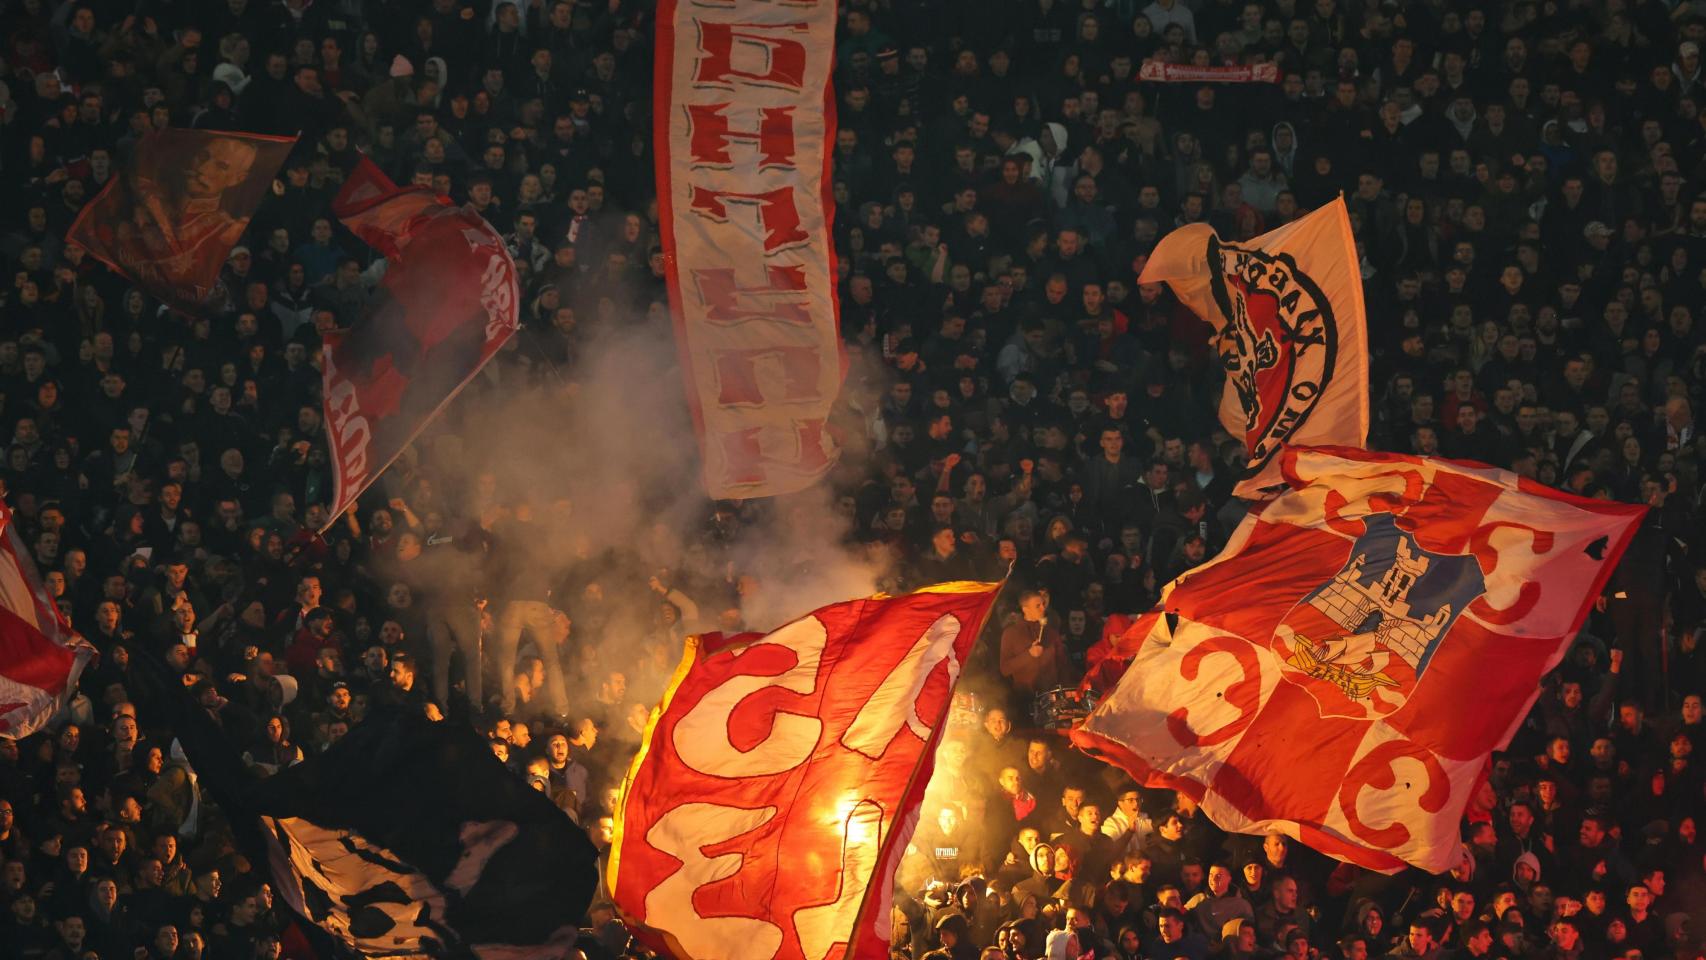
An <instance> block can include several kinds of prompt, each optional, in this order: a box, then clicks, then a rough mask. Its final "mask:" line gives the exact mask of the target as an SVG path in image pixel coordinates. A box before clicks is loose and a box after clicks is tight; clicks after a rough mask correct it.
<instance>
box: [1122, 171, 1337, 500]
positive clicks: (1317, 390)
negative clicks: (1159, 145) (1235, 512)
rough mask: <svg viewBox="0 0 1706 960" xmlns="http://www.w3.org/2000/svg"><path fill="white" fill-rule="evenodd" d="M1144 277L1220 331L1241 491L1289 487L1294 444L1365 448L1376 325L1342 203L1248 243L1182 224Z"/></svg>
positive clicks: (1223, 402) (1253, 493)
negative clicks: (1281, 464)
mask: <svg viewBox="0 0 1706 960" xmlns="http://www.w3.org/2000/svg"><path fill="white" fill-rule="evenodd" d="M1137 279H1138V282H1139V283H1161V282H1163V281H1165V282H1166V283H1167V285H1168V286H1170V287H1172V288H1173V293H1174V294H1176V295H1177V296H1178V298H1179V300H1180V302H1182V303H1184V304H1185V306H1187V307H1190V308H1191V309H1192V310H1193V311H1195V312H1196V314H1197V316H1200V317H1202V318H1203V319H1204V320H1206V321H1208V322H1209V324H1210V325H1212V326H1213V327H1214V330H1215V335H1214V345H1215V349H1216V351H1217V352H1218V353H1219V355H1220V362H1221V365H1222V366H1223V367H1225V369H1226V386H1225V388H1224V389H1223V390H1222V392H1221V397H1220V423H1221V425H1222V426H1224V427H1225V428H1226V429H1227V432H1229V433H1231V434H1232V435H1233V436H1234V437H1237V438H1238V439H1239V440H1242V441H1243V442H1244V449H1245V451H1247V453H1248V455H1249V458H1250V459H1249V463H1248V465H1247V467H1246V468H1245V473H1244V476H1243V477H1242V478H1241V479H1240V481H1239V483H1238V485H1237V487H1236V488H1234V491H1233V492H1235V493H1236V494H1237V495H1238V496H1240V497H1248V498H1252V499H1254V498H1259V497H1262V496H1264V495H1265V494H1264V493H1263V490H1264V488H1269V487H1274V486H1277V485H1279V484H1281V483H1282V482H1283V481H1282V479H1281V478H1280V476H1279V469H1278V462H1277V458H1278V457H1279V453H1280V450H1281V449H1283V448H1284V447H1286V446H1288V445H1297V446H1348V447H1361V446H1363V445H1364V444H1365V443H1366V442H1367V440H1368V322H1367V319H1366V318H1365V316H1364V311H1363V299H1362V273H1361V271H1360V269H1359V268H1358V261H1357V251H1356V238H1355V237H1353V236H1352V235H1351V221H1350V217H1349V216H1348V215H1347V214H1346V212H1345V200H1344V198H1343V197H1338V198H1336V199H1335V200H1334V201H1333V202H1332V203H1329V204H1327V205H1326V206H1324V207H1322V208H1320V209H1319V210H1316V211H1314V212H1313V213H1311V214H1309V215H1308V216H1305V217H1302V218H1299V219H1297V220H1294V221H1292V222H1291V223H1288V224H1286V225H1285V226H1283V227H1280V228H1279V229H1277V230H1271V231H1269V232H1267V233H1264V234H1262V235H1261V236H1259V237H1256V238H1255V239H1253V240H1249V241H1245V242H1237V243H1235V242H1231V241H1226V240H1222V239H1220V237H1219V236H1218V235H1217V234H1216V233H1215V232H1214V229H1213V228H1212V227H1210V226H1209V225H1208V224H1205V223H1193V224H1190V225H1188V226H1184V227H1180V228H1179V229H1177V230H1174V231H1173V232H1172V233H1169V234H1167V236H1165V237H1163V238H1162V239H1161V242H1160V243H1159V244H1158V245H1157V246H1156V247H1155V252H1154V253H1153V254H1151V255H1150V258H1149V263H1148V265H1147V266H1145V267H1144V268H1143V274H1142V276H1140V277H1138V278H1137Z"/></svg>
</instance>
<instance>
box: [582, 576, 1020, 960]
mask: <svg viewBox="0 0 1706 960" xmlns="http://www.w3.org/2000/svg"><path fill="white" fill-rule="evenodd" d="M999 589H1000V585H999V584H994V583H946V584H940V585H937V586H934V587H927V588H925V589H923V590H919V591H917V592H915V593H910V594H906V595H905V596H900V597H874V598H871V599H867V600H854V601H850V602H847V603H838V604H833V605H831V606H827V607H823V608H821V609H819V610H817V611H815V612H814V613H812V614H810V615H808V616H806V617H802V618H801V619H799V620H796V621H794V622H793V623H790V624H788V625H787V626H785V627H782V628H781V629H779V630H776V631H775V632H773V633H770V634H768V635H764V636H759V635H757V634H740V635H738V636H733V637H724V636H721V635H718V634H711V635H709V636H704V637H693V638H690V639H689V640H688V643H687V650H686V653H685V655H684V656H683V658H682V662H681V665H680V667H678V668H677V670H676V673H675V677H674V679H673V680H672V681H671V683H670V686H669V689H668V690H667V691H666V692H665V694H664V698H663V702H662V704H661V705H660V706H659V707H658V709H657V710H656V711H654V712H653V714H652V719H651V723H650V724H649V726H648V727H647V729H646V734H645V737H644V740H643V741H642V743H641V747H640V752H639V755H638V756H637V757H635V759H634V765H633V767H632V769H631V770H630V771H629V774H628V779H627V782H626V783H625V784H624V786H623V791H622V799H621V803H620V810H619V812H618V814H617V832H616V840H615V843H614V845H613V846H612V848H611V852H610V867H609V872H608V876H607V882H608V884H609V887H610V889H611V891H612V896H613V898H614V900H615V902H616V905H617V906H618V907H619V908H620V909H621V910H622V912H623V913H624V914H625V915H627V917H628V918H629V919H631V920H632V921H634V923H635V924H636V925H638V926H639V928H640V932H641V936H642V938H643V939H646V940H648V941H649V942H651V943H652V945H653V946H654V947H655V948H667V949H668V950H669V951H670V952H671V954H672V955H674V956H676V957H680V958H683V960H688V958H694V960H720V958H735V957H739V958H741V960H773V958H788V960H824V958H825V957H830V956H835V957H844V958H846V960H855V958H858V960H886V958H887V957H888V955H889V952H888V940H889V898H888V894H889V890H890V888H891V886H892V883H893V878H894V872H895V870H896V868H897V867H898V866H899V864H900V858H901V856H902V855H903V854H904V852H905V850H906V845H907V842H908V840H909V839H910V838H911V836H912V832H913V828H914V827H916V826H917V820H918V806H919V803H920V802H921V801H922V800H923V796H924V788H925V785H926V784H927V783H928V782H929V780H930V771H931V768H932V765H933V762H934V755H935V749H936V744H937V742H938V741H939V740H940V738H941V735H942V728H943V726H944V723H943V721H944V718H945V717H946V715H947V711H948V705H949V701H950V699H951V695H952V692H953V686H954V681H955V680H956V679H957V678H958V676H959V673H960V668H961V664H963V663H965V662H966V658H967V657H968V656H969V655H970V653H971V648H972V644H973V643H974V642H976V640H977V635H978V633H979V632H980V631H981V629H982V627H983V623H984V620H985V619H986V618H987V617H988V615H989V609H990V605H991V604H992V603H993V602H994V600H995V594H996V591H997V590H999ZM838 948H840V950H839V951H838Z"/></svg>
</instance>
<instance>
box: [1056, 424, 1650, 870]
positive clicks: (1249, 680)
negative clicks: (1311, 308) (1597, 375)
mask: <svg viewBox="0 0 1706 960" xmlns="http://www.w3.org/2000/svg"><path fill="white" fill-rule="evenodd" d="M1280 467H1281V474H1282V475H1283V477H1284V479H1285V483H1286V489H1285V491H1284V492H1283V493H1281V494H1280V495H1279V496H1278V497H1277V498H1276V499H1274V500H1272V501H1270V502H1268V503H1266V504H1261V505H1258V506H1257V507H1256V508H1255V509H1254V510H1252V512H1251V513H1250V514H1249V515H1248V516H1247V517H1245V519H1244V521H1243V522H1242V523H1241V524H1240V525H1239V527H1238V529H1237V530H1236V531H1235V532H1234V534H1233V535H1232V538H1231V540H1230V542H1229V543H1228V544H1227V546H1226V549H1225V550H1223V551H1222V552H1221V554H1220V555H1219V556H1218V557H1216V558H1215V559H1214V560H1212V561H1210V562H1209V563H1207V564H1204V565H1203V566H1200V567H1197V568H1196V569H1194V570H1192V571H1190V572H1188V573H1186V574H1185V575H1183V576H1181V577H1180V578H1179V579H1177V580H1175V581H1174V582H1172V583H1171V584H1169V585H1168V586H1167V587H1166V589H1165V591H1164V592H1163V594H1162V599H1161V603H1160V604H1159V606H1158V608H1157V609H1156V610H1154V611H1152V612H1150V613H1148V614H1145V615H1144V616H1142V617H1140V618H1138V619H1137V621H1136V622H1135V623H1134V624H1133V625H1132V627H1131V629H1130V630H1128V631H1127V632H1126V633H1125V634H1124V635H1123V636H1122V637H1120V638H1118V639H1116V640H1114V641H1113V642H1111V643H1109V644H1108V645H1107V646H1108V647H1109V649H1106V650H1101V651H1098V655H1099V659H1101V660H1102V661H1103V664H1102V669H1100V670H1099V671H1098V675H1099V676H1102V677H1107V676H1109V671H1108V670H1107V669H1106V665H1107V664H1108V663H1117V662H1118V661H1122V660H1124V661H1129V666H1128V668H1127V669H1126V670H1124V672H1123V674H1121V675H1119V680H1118V684H1117V686H1115V687H1114V689H1113V691H1112V693H1111V694H1109V695H1108V696H1107V697H1105V698H1104V700H1103V701H1102V703H1101V704H1100V706H1098V708H1097V709H1096V710H1095V711H1094V712H1093V713H1092V714H1091V716H1090V717H1089V718H1088V719H1087V720H1086V722H1085V723H1084V724H1083V725H1082V726H1081V727H1080V728H1079V729H1077V730H1075V731H1073V734H1072V738H1073V742H1074V743H1076V744H1078V745H1079V746H1081V747H1083V748H1084V749H1086V750H1088V751H1089V752H1091V753H1093V754H1096V755H1099V756H1101V757H1103V758H1105V759H1107V760H1109V761H1111V762H1114V763H1116V764H1118V765H1120V766H1123V767H1125V768H1126V769H1127V770H1128V771H1130V772H1131V773H1132V774H1133V775H1134V776H1136V777H1138V779H1139V780H1140V781H1142V782H1144V783H1147V784H1148V785H1150V786H1157V787H1169V788H1173V789H1176V790H1180V791H1182V792H1184V793H1186V794H1188V795H1190V796H1191V797H1193V798H1194V799H1196V800H1197V802H1198V803H1199V804H1201V806H1202V809H1203V811H1204V812H1205V813H1207V814H1208V816H1209V817H1210V818H1211V819H1212V820H1213V821H1214V822H1215V823H1216V824H1218V825H1219V826H1221V827H1222V828H1223V829H1226V830H1229V831H1234V832H1239V833H1251V834H1256V833H1266V832H1270V831H1278V832H1280V833H1284V834H1286V835H1288V836H1291V837H1294V838H1296V839H1298V840H1301V841H1302V842H1304V843H1307V844H1308V845H1310V846H1311V847H1314V848H1315V849H1317V850H1320V851H1322V852H1323V853H1327V854H1329V855H1331V856H1334V857H1337V858H1338V859H1341V860H1346V861H1350V862H1352V863H1356V864H1359V865H1361V866H1364V867H1369V868H1371V869H1375V870H1380V871H1394V870H1398V869H1400V868H1402V867H1404V866H1405V865H1406V864H1410V865H1414V866H1417V867H1421V868H1423V869H1426V870H1429V871H1432V872H1436V873H1437V872H1441V871H1444V870H1448V869H1450V868H1452V867H1453V866H1455V865H1456V863H1457V861H1458V859H1459V858H1460V857H1461V855H1462V845H1461V843H1460V840H1459V835H1458V821H1459V819H1460V818H1461V816H1462V814H1463V810H1464V807H1465V805H1466V804H1467V803H1468V801H1469V796H1470V793H1471V791H1472V790H1473V788H1474V784H1475V781H1476V778H1477V776H1478V774H1479V773H1480V772H1481V769H1482V766H1483V764H1484V763H1485V761H1486V759H1487V757H1488V755H1489V754H1490V753H1491V752H1492V751H1494V750H1496V749H1501V748H1503V747H1504V746H1505V745H1507V744H1508V743H1509V742H1510V739H1511V736H1512V735H1513V734H1514V733H1515V732H1516V728H1517V726H1518V725H1519V724H1520V723H1521V722H1522V718H1523V717H1524V716H1525V715H1526V714H1527V712H1528V710H1529V708H1530V707H1531V706H1532V705H1533V703H1534V700H1535V698H1536V697H1537V696H1538V695H1539V692H1540V680H1541V677H1542V676H1544V675H1545V673H1546V672H1547V671H1549V670H1551V669H1552V668H1553V667H1554V666H1556V665H1557V663H1558V662H1559V660H1560V659H1562V657H1563V655H1564V653H1565V651H1566V649H1567V648H1568V645H1569V643H1570V641H1571V639H1572V638H1573V637H1574V636H1575V634H1576V631H1577V630H1578V629H1580V627H1581V624H1582V621H1583V620H1584V619H1585V618H1586V616H1587V612H1588V609H1589V606H1590V605H1591V603H1592V602H1593V599H1594V597H1595V596H1597V595H1598V594H1599V592H1600V590H1601V589H1602V588H1603V587H1604V585H1605V582H1606V579H1607V578H1608V577H1609V576H1610V575H1611V572H1612V570H1613V569H1614V568H1615V567H1616V565H1617V560H1618V558H1619V556H1621V554H1622V552H1623V549H1624V547H1625V546H1626V545H1627V544H1628V542H1629V539H1630V537H1631V536H1632V535H1633V533H1634V531H1635V529H1636V527H1637V525H1638V524H1639V522H1640V519H1641V515H1642V513H1643V511H1644V510H1645V509H1646V508H1645V507H1642V506H1637V505H1630V504H1621V503H1613V502H1610V501H1602V500H1586V499H1582V498H1579V497H1574V496H1571V495H1568V494H1565V493H1561V492H1559V491H1557V490H1553V489H1551V488H1548V487H1544V486H1541V485H1540V484H1537V483H1534V482H1533V481H1530V480H1525V479H1521V478H1519V477H1517V476H1516V475H1515V474H1512V473H1509V472H1506V471H1503V470H1496V469H1494V468H1491V467H1486V466H1482V465H1480V464H1473V463H1466V462H1458V461H1451V460H1442V459H1436V458H1422V457H1411V456H1403V455H1398V454H1388V453H1375V452H1370V451H1363V450H1354V449H1349V448H1337V447H1332V448H1306V447H1292V448H1287V449H1286V450H1285V451H1284V452H1283V453H1282V454H1281V458H1280Z"/></svg>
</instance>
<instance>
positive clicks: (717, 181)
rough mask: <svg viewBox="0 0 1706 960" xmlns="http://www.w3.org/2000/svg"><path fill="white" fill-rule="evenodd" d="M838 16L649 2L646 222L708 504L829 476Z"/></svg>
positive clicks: (830, 9) (823, 6)
mask: <svg viewBox="0 0 1706 960" xmlns="http://www.w3.org/2000/svg"><path fill="white" fill-rule="evenodd" d="M835 23H836V4H835V3H834V0H825V2H822V3H757V2H742V3H735V2H726V3H724V2H719V3H690V2H687V0H660V2H659V3H658V11H657V56H656V71H655V72H656V76H655V78H654V79H655V81H656V84H657V109H656V110H655V111H654V112H653V115H654V121H653V122H654V129H653V133H654V137H655V142H656V146H657V179H658V213H659V220H660V224H659V226H660V228H661V230H662V235H663V247H664V254H665V266H664V276H665V280H666V283H667V285H668V288H669V301H670V310H671V312H672V313H673V314H674V316H675V340H676V345H677V347H678V350H679V353H680V356H681V370H682V375H683V377H684V378H685V379H686V386H687V400H688V404H689V405H690V407H691V409H692V414H693V422H694V426H695V427H697V429H698V432H699V446H700V451H701V453H702V455H703V458H704V479H705V488H706V490H707V492H709V493H710V495H711V496H713V497H735V498H745V497H762V496H776V495H779V494H785V493H792V492H793V491H796V490H800V489H803V488H805V487H807V486H810V485H811V484H813V483H815V482H816V481H817V480H818V479H819V478H821V477H822V476H823V475H824V474H826V473H828V472H829V469H830V468H831V467H832V466H834V464H835V459H836V455H837V453H836V446H835V442H834V441H833V440H832V439H831V438H830V436H829V433H828V430H827V424H828V418H829V409H830V405H831V404H833V403H834V402H835V396H836V394H837V393H838V392H839V391H840V389H841V373H842V368H841V338H840V335H839V333H838V329H839V325H840V324H839V314H838V309H839V308H838V306H837V303H836V299H835V283H836V271H835V246H834V242H833V239H832V236H831V232H830V227H831V220H832V217H833V215H834V212H835V202H834V199H833V196H832V192H831V183H830V177H829V170H830V152H829V145H830V143H831V142H833V141H834V139H835V94H834V91H833V90H832V89H831V86H830V76H831V72H830V68H831V65H832V61H833V60H834V56H835Z"/></svg>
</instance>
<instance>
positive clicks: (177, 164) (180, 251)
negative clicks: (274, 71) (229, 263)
mask: <svg viewBox="0 0 1706 960" xmlns="http://www.w3.org/2000/svg"><path fill="white" fill-rule="evenodd" d="M295 143H296V138H295V137H263V136H257V135H255V134H252V133H227V132H225V131H220V130H189V129H181V128H177V127H170V128H167V129H165V130H160V131H158V132H156V133H152V134H149V135H148V136H147V137H144V138H143V139H142V140H141V141H140V142H138V143H137V146H136V152H135V154H134V155H133V156H132V157H131V158H130V163H128V164H127V165H126V166H125V169H124V171H123V172H122V173H120V174H119V175H118V176H116V177H114V178H112V179H111V180H110V181H108V182H107V185H106V187H105V189H103V190H102V191H101V192H100V193H99V194H98V195H97V196H96V197H95V199H94V200H91V201H90V202H89V204H88V205H87V206H85V207H84V208H83V211H82V212H81V213H79V214H78V215H77V219H76V221H75V222H73V223H72V224H71V229H70V230H67V231H66V232H65V239H66V240H67V241H69V242H71V243H75V244H78V245H79V246H82V247H83V248H85V249H87V250H88V251H89V253H90V254H92V255H94V257H95V258H96V259H98V260H100V261H101V262H103V263H105V264H106V265H107V266H110V267H112V268H113V269H114V270H117V271H119V272H120V273H122V274H124V275H125V276H127V277H129V278H130V279H132V280H134V281H136V283H137V284H138V285H140V286H141V287H142V288H143V289H144V290H147V291H148V292H149V293H150V294H153V295H154V296H156V297H158V298H160V299H161V300H162V301H164V302H166V303H168V304H171V305H172V306H174V307H177V308H178V309H179V310H184V311H188V312H194V311H197V310H201V309H204V308H208V307H217V305H218V302H219V301H221V300H222V299H223V297H224V295H225V291H224V289H223V287H222V285H221V283H220V279H219V271H220V269H221V268H223V267H224V266H225V258H226V257H227V256H228V255H229V254H230V253H231V248H232V247H234V246H236V245H237V241H238V239H240V238H241V237H242V236H243V231H244V230H246V229H248V226H249V219H250V218H251V217H253V216H254V214H255V208H256V207H258V206H260V204H261V201H262V200H263V199H265V198H266V195H267V189H268V188H269V187H271V186H272V182H273V174H275V173H277V172H278V168H279V167H280V166H283V164H284V160H285V158H286V157H287V156H289V155H290V148H291V147H292V146H294V145H295ZM238 292H239V293H241V291H238Z"/></svg>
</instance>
